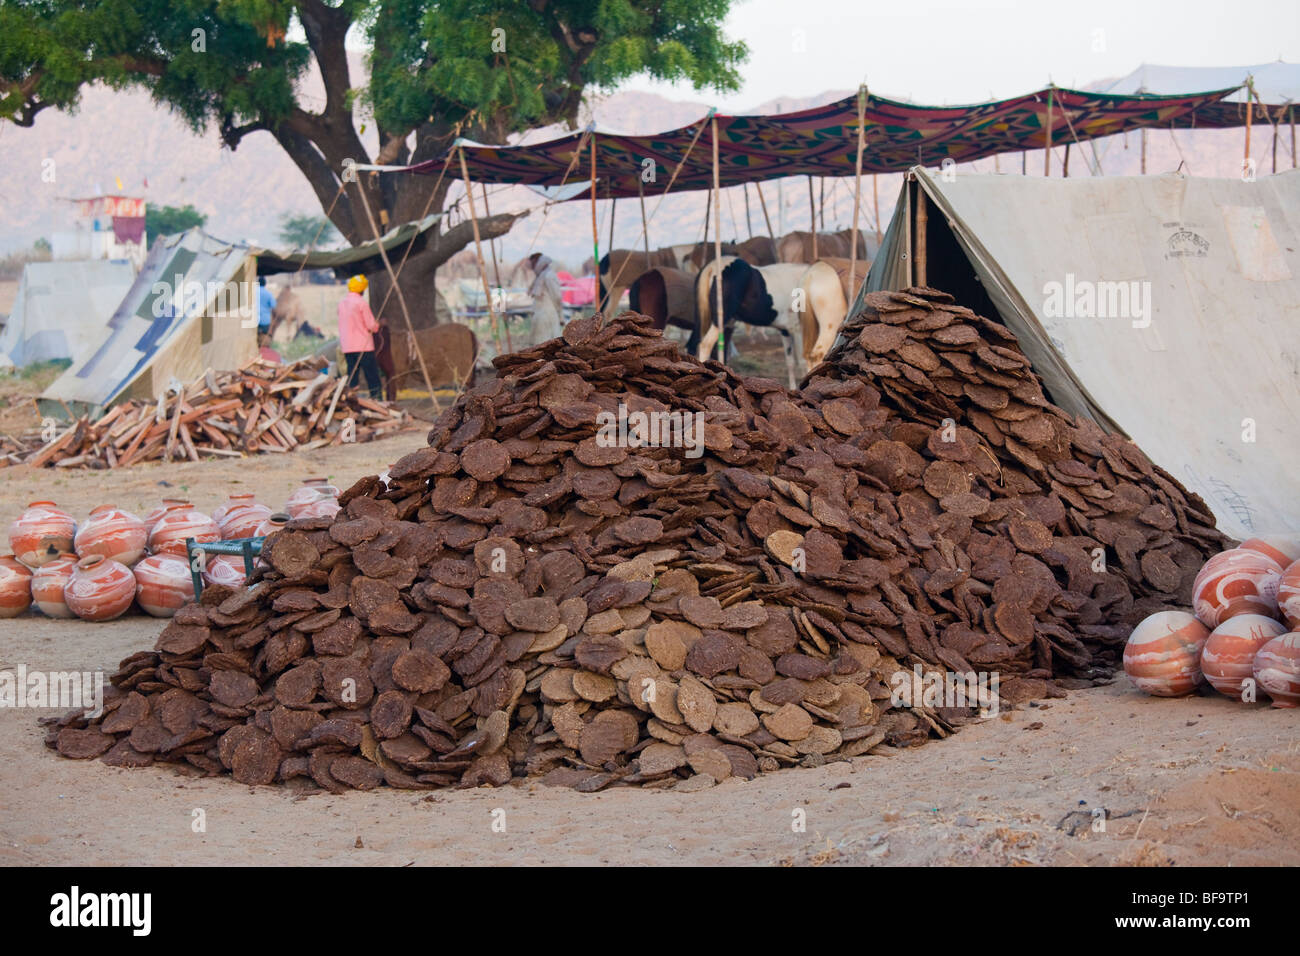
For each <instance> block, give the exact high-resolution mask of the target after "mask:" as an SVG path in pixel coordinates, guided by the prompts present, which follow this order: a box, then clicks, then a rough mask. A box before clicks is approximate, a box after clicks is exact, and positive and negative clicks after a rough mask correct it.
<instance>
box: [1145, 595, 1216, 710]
mask: <svg viewBox="0 0 1300 956" xmlns="http://www.w3.org/2000/svg"><path fill="white" fill-rule="evenodd" d="M1209 636H1210V632H1209V631H1208V630H1207V629H1206V627H1205V625H1204V624H1202V623H1201V622H1200V621H1198V620H1197V619H1196V618H1194V617H1192V615H1190V614H1188V613H1187V612H1186V611H1159V612H1157V613H1155V614H1152V615H1151V616H1150V617H1147V618H1146V619H1144V620H1143V621H1142V622H1141V623H1140V624H1138V626H1137V627H1135V628H1134V629H1133V633H1132V634H1130V635H1129V638H1128V643H1127V644H1125V645H1124V673H1125V674H1128V676H1129V677H1131V678H1133V683H1135V684H1137V686H1138V689H1139V690H1142V691H1145V692H1146V693H1148V694H1152V695H1154V696H1156V697H1181V696H1183V695H1184V694H1190V693H1191V692H1192V691H1193V690H1195V689H1196V685H1197V684H1199V683H1201V681H1203V680H1204V679H1205V678H1204V677H1202V676H1201V667H1200V664H1201V649H1202V648H1203V647H1204V646H1205V641H1206V640H1207V639H1208V638H1209Z"/></svg>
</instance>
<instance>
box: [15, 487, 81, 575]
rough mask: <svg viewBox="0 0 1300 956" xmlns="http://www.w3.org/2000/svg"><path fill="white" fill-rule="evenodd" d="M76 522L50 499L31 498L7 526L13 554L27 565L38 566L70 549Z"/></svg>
mask: <svg viewBox="0 0 1300 956" xmlns="http://www.w3.org/2000/svg"><path fill="white" fill-rule="evenodd" d="M76 533H77V523H76V522H75V521H73V520H72V515H70V514H68V513H67V512H66V511H63V510H61V509H60V508H59V507H58V506H57V505H56V504H55V503H54V502H53V501H33V502H32V503H31V504H29V505H28V506H27V510H26V511H24V512H23V513H22V514H21V515H19V516H18V517H17V518H16V519H14V523H13V524H11V525H10V526H9V544H10V546H11V547H12V548H13V552H14V557H15V558H17V559H18V560H19V561H21V562H22V563H23V564H25V565H27V566H28V567H29V568H39V567H40V566H41V565H42V564H45V563H47V562H49V561H53V560H54V559H55V558H57V557H59V556H60V555H64V554H68V553H70V552H71V551H72V540H73V538H74V537H75V536H76Z"/></svg>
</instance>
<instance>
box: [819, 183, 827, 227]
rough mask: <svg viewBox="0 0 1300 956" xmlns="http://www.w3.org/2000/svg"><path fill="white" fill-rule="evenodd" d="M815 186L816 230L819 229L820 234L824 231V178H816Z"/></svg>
mask: <svg viewBox="0 0 1300 956" xmlns="http://www.w3.org/2000/svg"><path fill="white" fill-rule="evenodd" d="M817 185H818V192H817V220H818V223H819V225H818V226H817V228H818V229H820V230H821V231H822V232H825V231H826V177H825V176H818V177H817Z"/></svg>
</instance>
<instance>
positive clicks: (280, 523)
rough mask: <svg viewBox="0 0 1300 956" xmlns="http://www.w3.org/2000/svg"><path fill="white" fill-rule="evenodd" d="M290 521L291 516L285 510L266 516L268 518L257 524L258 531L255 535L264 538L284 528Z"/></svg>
mask: <svg viewBox="0 0 1300 956" xmlns="http://www.w3.org/2000/svg"><path fill="white" fill-rule="evenodd" d="M288 523H289V516H288V515H287V514H285V513H284V512H283V511H277V512H276V513H275V514H273V515H267V516H266V520H265V521H263V522H262V523H261V524H260V525H258V526H257V533H256V534H254V535H253V537H255V538H262V537H265V536H266V535H268V534H274V533H275V532H277V531H282V530H283V529H284V526H285V525H286V524H288Z"/></svg>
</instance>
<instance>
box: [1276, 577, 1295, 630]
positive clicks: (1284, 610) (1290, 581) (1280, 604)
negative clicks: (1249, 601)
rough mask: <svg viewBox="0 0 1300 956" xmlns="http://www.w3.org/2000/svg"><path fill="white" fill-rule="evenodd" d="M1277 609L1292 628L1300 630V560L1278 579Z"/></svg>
mask: <svg viewBox="0 0 1300 956" xmlns="http://www.w3.org/2000/svg"><path fill="white" fill-rule="evenodd" d="M1277 609H1278V612H1279V613H1280V614H1281V615H1282V620H1284V621H1286V623H1287V626H1288V627H1290V628H1291V630H1293V631H1297V630H1300V561H1295V562H1293V563H1292V564H1290V565H1288V566H1287V569H1286V570H1285V571H1283V572H1282V577H1281V578H1279V579H1278V582H1277Z"/></svg>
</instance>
